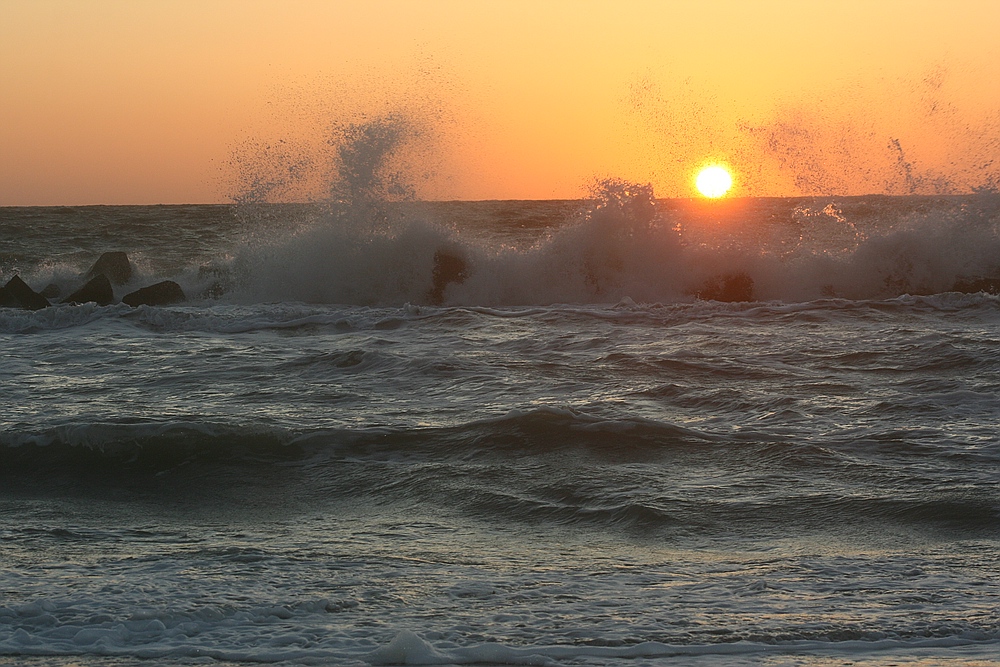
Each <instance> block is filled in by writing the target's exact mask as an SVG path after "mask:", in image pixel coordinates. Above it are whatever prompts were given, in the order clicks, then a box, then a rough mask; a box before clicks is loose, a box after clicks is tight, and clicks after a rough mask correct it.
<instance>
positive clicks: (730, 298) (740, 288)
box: [694, 271, 754, 302]
mask: <svg viewBox="0 0 1000 667" xmlns="http://www.w3.org/2000/svg"><path fill="white" fill-rule="evenodd" d="M694 295H695V296H696V297H698V298H699V299H704V300H706V301H727V302H740V301H753V300H754V298H753V278H751V277H750V276H749V275H747V274H746V273H743V272H742V271H740V272H739V273H727V274H724V275H721V276H715V277H712V278H709V279H708V280H706V281H705V284H704V285H702V286H701V289H699V290H697V291H695V293H694Z"/></svg>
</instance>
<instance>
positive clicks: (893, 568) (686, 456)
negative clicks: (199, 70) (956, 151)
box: [0, 183, 1000, 667]
mask: <svg viewBox="0 0 1000 667" xmlns="http://www.w3.org/2000/svg"><path fill="white" fill-rule="evenodd" d="M111 250H123V251H125V252H127V253H128V256H129V258H130V260H131V262H132V265H133V268H134V274H133V276H132V278H131V279H130V281H129V282H128V283H127V284H125V285H121V286H116V287H115V296H116V299H121V297H122V296H124V295H125V294H126V293H127V292H130V291H132V290H134V289H137V288H138V287H142V286H145V285H148V284H151V283H154V282H157V281H159V280H164V279H171V280H174V281H176V282H177V283H178V284H180V285H181V287H182V289H183V290H184V291H185V293H186V294H187V296H188V300H187V301H185V302H183V303H178V304H174V305H168V306H139V307H138V308H132V307H130V306H127V305H124V304H122V303H115V304H112V305H108V306H98V305H96V304H94V303H86V304H80V305H70V304H57V305H53V306H51V307H49V308H45V309H42V310H38V311H27V310H20V309H14V308H0V563H2V567H0V664H29V665H59V666H65V665H73V664H79V665H97V664H110V665H133V664H168V665H174V664H184V665H187V664H217V663H222V664H229V663H244V662H246V663H251V662H252V663H261V662H263V663H271V662H287V663H290V664H318V665H328V664H329V665H345V664H346V665H354V664H357V665H364V664H470V663H475V664H531V665H623V666H624V665H627V666H629V667H632V666H636V667H638V666H640V665H792V664H805V665H822V666H827V665H830V666H832V665H844V664H857V665H890V664H892V665H941V664H951V665H959V664H961V665H1000V657H997V656H1000V550H998V548H1000V297H998V296H996V295H994V294H990V293H988V292H975V291H974V290H972V291H973V293H964V292H961V291H954V289H955V287H956V286H957V287H960V288H963V285H965V286H968V285H970V284H973V282H972V281H976V280H980V281H982V280H983V279H992V278H1000V198H998V197H997V195H995V194H990V193H982V194H975V195H964V196H951V197H881V196H872V197H854V198H843V197H841V198H838V197H828V198H793V199H743V200H729V201H723V202H714V203H713V202H699V201H692V200H652V199H649V198H648V197H645V196H644V191H643V190H642V189H641V188H639V189H634V188H633V189H629V187H628V186H627V185H626V184H622V183H617V184H614V183H612V184H609V185H608V187H607V188H606V190H605V191H604V192H603V193H600V194H598V195H595V199H594V200H589V201H540V202H397V203H388V202H366V203H364V205H363V206H362V205H360V204H358V203H357V202H353V203H352V204H351V206H349V207H345V206H341V205H333V204H315V205H259V206H255V207H251V208H248V207H246V206H143V207H70V208H5V209H0V274H2V275H0V278H2V281H3V283H6V281H7V280H9V279H10V278H11V277H12V276H13V275H15V274H18V275H19V276H20V277H22V278H23V279H24V280H25V281H26V282H27V283H28V284H29V285H30V286H32V287H33V288H34V289H36V290H42V289H43V288H45V287H46V286H50V285H52V286H53V287H51V288H50V289H51V290H52V292H50V293H54V292H56V291H58V292H59V294H60V295H61V296H60V297H54V298H53V299H52V300H53V301H54V302H57V301H59V299H60V298H61V297H64V296H65V295H67V294H69V293H70V292H71V291H72V290H73V289H75V288H76V287H77V286H79V284H80V282H81V274H83V273H85V272H86V271H87V270H88V269H89V268H90V266H91V265H92V264H93V263H94V261H95V260H96V259H97V258H98V257H99V256H100V255H101V253H103V252H105V251H111ZM442 256H445V257H448V258H453V259H450V260H442V259H441V257H442ZM449 261H450V262H454V264H453V266H458V267H460V269H461V270H455V271H452V274H451V275H450V277H448V278H447V279H442V278H441V275H442V271H444V272H445V273H447V271H445V270H444V269H442V268H441V266H442V262H444V263H445V264H447V263H448V262H449ZM436 275H437V278H435V276H436ZM436 281H437V284H436ZM727 284H728V285H730V287H731V289H730V290H729V291H728V292H727V291H726V290H727V288H726V286H727ZM978 284H979V285H981V286H985V287H988V286H989V285H990V284H991V283H990V282H989V281H988V280H987V281H986V282H980V283H978ZM996 284H997V285H1000V281H997V283H996ZM733 290H735V292H734V291H733ZM150 660H152V662H150Z"/></svg>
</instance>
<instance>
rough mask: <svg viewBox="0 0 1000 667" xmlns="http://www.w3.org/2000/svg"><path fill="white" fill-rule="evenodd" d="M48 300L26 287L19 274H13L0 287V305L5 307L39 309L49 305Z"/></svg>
mask: <svg viewBox="0 0 1000 667" xmlns="http://www.w3.org/2000/svg"><path fill="white" fill-rule="evenodd" d="M49 305H50V304H49V300H48V299H46V298H45V297H44V296H42V295H41V294H39V293H38V292H36V291H35V290H33V289H31V288H30V287H28V284H27V283H25V282H24V281H23V280H21V278H20V277H19V276H14V277H13V278H11V279H10V280H8V281H7V284H6V285H4V286H3V287H2V288H0V306H6V307H7V308H24V309H25V310H41V309H42V308H45V307H47V306H49Z"/></svg>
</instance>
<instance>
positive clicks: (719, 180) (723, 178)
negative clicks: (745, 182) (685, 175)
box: [694, 164, 733, 199]
mask: <svg viewBox="0 0 1000 667" xmlns="http://www.w3.org/2000/svg"><path fill="white" fill-rule="evenodd" d="M694 186H695V187H696V188H698V192H700V193H701V194H702V196H704V197H708V198H709V199H718V198H719V197H722V196H723V195H725V194H726V193H727V192H729V188H731V187H733V177H732V176H730V174H729V171H728V170H727V169H726V168H725V167H723V166H721V165H717V164H713V165H711V166H708V167H705V168H704V169H702V170H701V171H699V172H698V176H697V177H696V178H695V180H694Z"/></svg>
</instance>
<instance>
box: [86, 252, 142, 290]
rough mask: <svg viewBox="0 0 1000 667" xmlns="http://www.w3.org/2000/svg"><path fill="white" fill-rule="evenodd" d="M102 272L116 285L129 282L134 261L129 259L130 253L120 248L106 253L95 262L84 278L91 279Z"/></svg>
mask: <svg viewBox="0 0 1000 667" xmlns="http://www.w3.org/2000/svg"><path fill="white" fill-rule="evenodd" d="M101 274H104V275H105V276H107V277H108V280H110V281H111V282H112V283H114V284H115V285H124V284H125V283H127V282H128V281H129V279H130V278H132V263H131V262H129V261H128V255H126V254H125V253H124V252H122V251H120V250H116V251H112V252H106V253H104V254H103V255H101V256H100V257H99V258H98V260H97V261H96V262H94V266H92V267H90V271H87V275H86V276H84V278H85V279H87V280H89V279H91V278H93V277H95V276H98V275H101Z"/></svg>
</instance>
